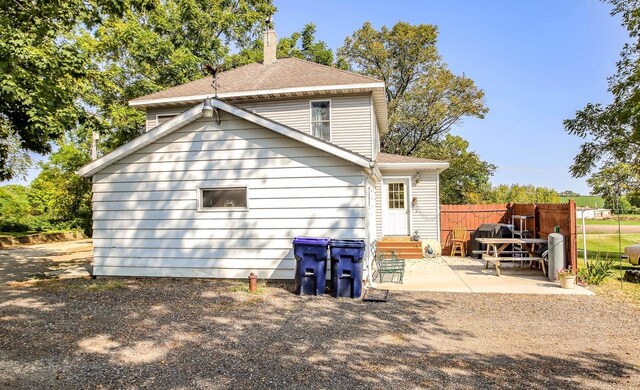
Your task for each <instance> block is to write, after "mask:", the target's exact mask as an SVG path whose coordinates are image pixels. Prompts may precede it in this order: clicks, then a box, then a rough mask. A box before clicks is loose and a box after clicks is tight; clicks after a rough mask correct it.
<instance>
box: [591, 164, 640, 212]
mask: <svg viewBox="0 0 640 390" xmlns="http://www.w3.org/2000/svg"><path fill="white" fill-rule="evenodd" d="M639 183H640V175H639V174H638V171H637V170H636V169H634V168H633V166H632V165H631V164H625V163H619V164H615V165H607V166H605V167H603V168H602V169H600V170H599V171H598V172H596V173H595V174H593V175H592V176H591V177H590V178H589V179H587V184H589V186H590V187H591V190H592V192H593V193H594V194H596V195H600V196H601V197H602V198H603V199H604V201H605V205H606V206H607V207H610V208H615V209H618V208H619V204H618V203H619V202H620V200H621V199H622V198H626V197H627V196H630V197H631V198H632V199H635V197H636V192H637V188H639V186H638V184H639Z"/></svg>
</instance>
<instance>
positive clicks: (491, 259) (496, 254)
mask: <svg viewBox="0 0 640 390" xmlns="http://www.w3.org/2000/svg"><path fill="white" fill-rule="evenodd" d="M476 240H477V241H478V242H480V243H481V244H485V245H486V246H487V251H486V253H485V254H483V255H482V259H483V260H484V261H485V265H484V268H485V269H486V268H489V263H493V264H494V265H495V267H496V275H497V276H500V262H504V261H509V262H512V261H520V262H521V261H523V260H524V261H531V262H534V261H536V262H538V263H539V264H540V267H541V268H542V273H543V274H544V275H545V276H546V275H547V271H546V269H545V264H544V261H545V260H544V258H543V257H539V256H538V255H537V254H536V245H541V244H546V243H547V240H544V239H541V238H476ZM512 244H515V245H522V249H524V250H522V251H505V249H506V248H507V247H508V246H509V245H512ZM507 252H508V253H510V254H514V252H519V253H520V254H526V255H528V257H504V256H501V255H504V254H506V253H507Z"/></svg>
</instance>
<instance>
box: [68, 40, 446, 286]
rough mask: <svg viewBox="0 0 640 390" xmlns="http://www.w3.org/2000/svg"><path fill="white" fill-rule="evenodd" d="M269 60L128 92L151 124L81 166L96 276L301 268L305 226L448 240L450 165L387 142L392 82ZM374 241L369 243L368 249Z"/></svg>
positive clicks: (276, 274) (338, 233) (355, 234)
mask: <svg viewBox="0 0 640 390" xmlns="http://www.w3.org/2000/svg"><path fill="white" fill-rule="evenodd" d="M275 46H276V41H275V34H274V33H273V31H268V32H267V33H265V61H264V63H261V64H260V63H254V64H250V65H246V66H242V67H239V68H236V69H233V70H230V71H226V72H222V73H221V74H219V75H218V77H217V90H216V89H214V87H213V86H212V82H213V79H212V78H211V77H205V78H203V79H200V80H196V81H193V82H189V83H186V84H182V85H179V86H176V87H173V88H169V89H167V90H164V91H160V92H157V93H153V94H150V95H147V96H142V97H139V98H136V99H133V100H131V101H130V104H131V106H133V107H136V108H139V109H140V110H144V111H145V112H146V114H147V130H148V131H147V132H146V133H145V134H143V135H141V136H139V137H138V138H136V139H134V140H133V141H131V142H129V143H127V144H125V145H123V146H122V147H120V148H118V149H116V150H114V151H113V152H111V153H109V154H107V155H105V156H103V157H101V158H99V159H97V160H95V161H93V162H92V163H90V164H88V165H86V166H85V167H83V168H82V169H80V170H79V171H78V173H79V174H80V175H82V176H86V177H92V178H93V243H94V250H93V251H94V274H95V275H98V276H101V275H121V276H185V277H217V278H244V277H246V276H247V275H248V273H249V272H251V271H253V272H254V273H256V274H257V275H258V277H260V278H274V279H289V278H292V277H293V271H294V268H295V260H294V258H293V253H292V245H291V240H292V238H293V237H295V236H318V237H331V238H364V239H366V240H367V242H368V243H371V242H373V241H374V240H376V239H377V240H380V239H382V238H384V237H388V236H404V237H408V236H409V235H411V234H413V233H414V232H416V231H417V232H418V234H419V235H420V237H421V238H422V239H428V240H434V241H437V240H439V204H438V197H439V196H438V180H439V179H438V176H439V172H441V171H442V170H444V169H446V168H447V166H448V164H447V163H446V162H442V161H436V160H427V159H418V158H411V157H403V156H395V155H389V154H385V153H380V152H379V149H380V146H379V142H380V141H379V140H380V135H381V134H384V133H386V132H387V131H388V119H387V107H386V100H385V88H384V83H383V82H381V81H379V80H376V79H373V78H370V77H366V76H362V75H358V74H355V73H351V72H346V71H342V70H339V69H336V68H332V67H327V66H323V65H319V64H315V63H311V62H307V61H303V60H299V59H293V58H283V59H277V60H276V57H275ZM367 252H368V251H367Z"/></svg>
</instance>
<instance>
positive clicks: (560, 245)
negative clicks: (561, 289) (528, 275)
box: [548, 233, 566, 282]
mask: <svg viewBox="0 0 640 390" xmlns="http://www.w3.org/2000/svg"><path fill="white" fill-rule="evenodd" d="M548 240H549V281H551V282H555V281H556V280H558V274H557V273H558V271H560V270H561V269H563V268H564V262H565V259H564V257H565V253H566V252H565V250H564V236H563V235H562V234H560V233H551V234H549V238H548Z"/></svg>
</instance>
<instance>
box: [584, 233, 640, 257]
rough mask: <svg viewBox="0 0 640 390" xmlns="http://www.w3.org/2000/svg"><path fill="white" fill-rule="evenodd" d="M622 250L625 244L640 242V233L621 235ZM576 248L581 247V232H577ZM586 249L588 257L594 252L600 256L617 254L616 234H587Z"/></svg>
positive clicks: (614, 255)
mask: <svg viewBox="0 0 640 390" xmlns="http://www.w3.org/2000/svg"><path fill="white" fill-rule="evenodd" d="M621 238H622V240H621V241H622V250H624V247H625V246H629V245H635V244H638V243H640V234H637V233H631V234H623V235H622V237H621ZM578 249H582V234H578ZM587 250H588V251H589V252H590V253H589V259H591V258H592V256H595V255H596V254H599V255H600V256H603V257H604V256H607V255H608V256H610V257H617V256H618V235H617V234H587Z"/></svg>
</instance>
